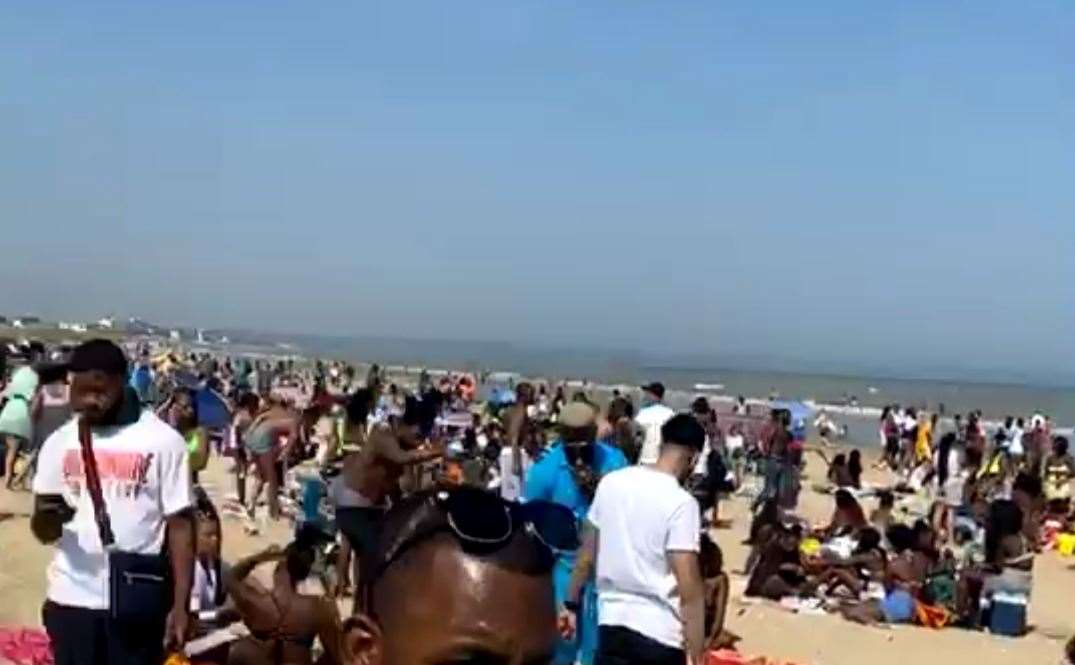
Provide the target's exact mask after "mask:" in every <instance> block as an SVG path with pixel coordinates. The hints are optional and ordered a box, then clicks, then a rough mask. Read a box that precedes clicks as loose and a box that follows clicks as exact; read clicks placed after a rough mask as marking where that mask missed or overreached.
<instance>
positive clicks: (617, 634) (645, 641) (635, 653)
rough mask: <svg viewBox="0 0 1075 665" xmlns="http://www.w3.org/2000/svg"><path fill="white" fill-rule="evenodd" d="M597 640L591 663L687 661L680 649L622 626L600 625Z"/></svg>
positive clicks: (666, 664) (668, 663) (619, 664)
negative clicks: (595, 652) (595, 651)
mask: <svg viewBox="0 0 1075 665" xmlns="http://www.w3.org/2000/svg"><path fill="white" fill-rule="evenodd" d="M597 644H598V646H597V654H596V656H595V657H594V665H638V664H639V663H645V664H648V665H683V663H685V662H687V656H686V654H685V653H684V652H683V650H682V649H675V648H673V647H670V646H668V645H665V644H661V643H660V642H657V641H656V640H653V639H650V638H649V637H646V636H645V635H643V634H642V633H636V632H635V631H633V630H631V629H630V628H625V627H624V626H601V627H600V628H599V629H598V642H597Z"/></svg>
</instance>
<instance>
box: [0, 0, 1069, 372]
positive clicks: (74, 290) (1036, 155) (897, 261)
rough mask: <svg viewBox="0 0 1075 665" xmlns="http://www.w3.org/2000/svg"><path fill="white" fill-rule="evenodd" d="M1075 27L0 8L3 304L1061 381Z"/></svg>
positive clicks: (694, 12)
mask: <svg viewBox="0 0 1075 665" xmlns="http://www.w3.org/2000/svg"><path fill="white" fill-rule="evenodd" d="M1073 34H1075V4H1073V3H1072V2H1071V1H1070V0H1053V1H1040V2H1039V1H1033V0H1032V1H1030V2H1021V3H999V2H998V3H993V2H980V1H977V2H975V1H967V2H945V3H936V2H904V3H890V2H861V0H854V1H851V0H849V1H847V2H835V1H832V0H825V1H822V0H818V1H816V2H803V1H802V0H788V1H786V2H724V1H720V2H717V1H710V0H704V1H697V2H633V1H622V0H621V1H618V2H605V1H601V0H595V1H592V2H578V1H575V0H572V1H567V2H559V1H555V0H554V1H549V0H543V1H542V2H504V1H502V0H495V1H490V2H429V3H412V2H400V1H394V2H359V3H345V4H338V3H333V2H261V1H259V2H229V3H220V2H200V1H194V0H185V1H184V2H144V1H142V2H129V3H127V2H123V3H85V2H53V3H44V2H8V3H4V5H3V7H2V8H0V44H2V45H3V46H2V48H3V57H2V58H0V80H2V82H3V94H2V96H0V147H2V149H3V158H2V159H0V220H2V222H0V224H2V228H3V231H4V233H3V259H2V260H0V312H4V311H6V312H7V313H9V314H10V313H11V312H12V311H13V310H14V311H33V312H36V313H39V314H43V315H46V316H52V317H60V316H67V317H86V316H90V315H93V314H97V313H99V312H101V311H110V310H111V311H116V312H119V313H123V314H138V315H141V316H143V317H146V318H151V319H157V320H164V321H172V322H183V323H190V324H194V323H201V324H203V325H207V326H220V327H223V326H231V327H235V326H240V327H248V328H260V329H269V330H283V331H308V332H328V333H336V334H356V335H401V336H408V337H439V338H456V339H491V340H496V339H515V340H522V341H525V342H529V341H539V340H546V341H550V342H553V343H575V342H578V343H580V344H587V345H594V344H597V345H604V344H607V345H615V346H618V347H626V348H643V349H646V348H649V349H656V348H659V349H664V350H668V351H671V352H682V353H703V354H705V353H708V354H715V355H716V357H717V358H718V359H719V358H721V357H731V356H735V355H754V356H759V355H761V356H764V355H766V354H774V355H779V356H781V357H791V358H795V357H801V358H810V359H813V360H814V361H817V360H819V359H820V360H822V361H826V360H829V359H831V361H832V362H833V363H834V366H853V365H855V364H858V363H874V364H876V363H877V362H878V360H881V361H887V362H890V363H891V364H906V365H908V366H924V367H930V366H937V365H943V366H946V367H954V368H959V367H988V368H1007V369H1014V370H1021V371H1031V372H1042V373H1043V374H1046V373H1048V374H1051V375H1057V374H1063V375H1066V376H1075V353H1073V352H1072V347H1071V330H1072V325H1073V323H1075V259H1073V257H1075V39H1073V38H1072V35H1073Z"/></svg>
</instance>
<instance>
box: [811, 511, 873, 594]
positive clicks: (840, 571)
mask: <svg viewBox="0 0 1075 665" xmlns="http://www.w3.org/2000/svg"><path fill="white" fill-rule="evenodd" d="M827 563H828V568H826V569H825V571H824V572H823V573H821V575H820V576H819V577H818V579H817V586H818V588H820V589H823V590H824V591H825V592H826V593H827V594H830V595H831V594H832V593H834V592H835V591H836V590H838V589H839V588H840V587H844V588H846V589H847V590H848V591H850V592H851V594H852V595H854V596H855V597H859V596H862V595H863V594H867V592H874V593H871V594H868V595H870V596H871V597H874V596H875V594H876V595H880V596H883V595H884V592H883V590H882V583H883V582H884V579H885V573H886V572H887V567H888V555H886V554H885V551H884V549H882V548H881V534H880V533H879V532H878V531H877V530H876V529H872V528H866V529H863V530H862V531H861V532H860V533H859V541H858V543H857V544H856V545H855V550H854V552H853V553H852V554H851V556H850V557H849V558H847V559H843V560H839V561H829V562H827ZM875 599H878V598H876V597H875Z"/></svg>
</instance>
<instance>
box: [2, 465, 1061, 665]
mask: <svg viewBox="0 0 1075 665" xmlns="http://www.w3.org/2000/svg"><path fill="white" fill-rule="evenodd" d="M226 465H227V462H226V461H223V460H220V459H214V460H213V462H212V464H211V466H210V468H209V469H208V471H207V472H206V474H205V481H204V484H205V485H206V486H207V489H208V490H209V491H210V493H211V494H213V495H215V497H214V498H215V499H218V500H219V498H220V497H221V496H222V495H223V493H224V492H226V491H227V490H226V488H228V487H229V484H228V483H229V481H230V477H229V476H228V475H227V471H226ZM808 475H809V478H808V479H804V490H803V494H802V498H801V501H800V511H799V512H800V514H801V515H802V516H804V517H806V518H807V519H809V520H810V521H811V522H822V521H824V520H826V519H827V518H828V516H829V514H830V510H831V497H829V496H826V495H822V494H819V493H816V492H813V491H811V490H809V489H807V488H808V487H809V484H810V480H816V479H817V478H820V477H822V476H823V475H824V472H823V468H822V466H821V464H820V461H819V460H818V458H817V457H816V456H814V455H811V456H810V457H809V461H808ZM869 480H873V481H878V482H879V481H881V480H883V478H882V477H881V476H874V477H872V478H869ZM748 504H749V502H748V500H747V499H744V498H735V499H733V500H731V501H728V502H727V503H725V504H723V508H722V512H723V517H725V518H730V519H732V520H733V526H732V528H730V529H725V530H720V531H715V532H714V533H715V535H716V538H717V540H718V542H719V543H720V546H721V548H722V549H723V550H724V556H725V562H726V566H727V568H728V569H730V570H737V569H739V568H740V567H741V566H742V563H743V561H744V560H745V558H746V556H747V551H746V548H745V547H744V546H743V545H742V544H741V543H742V541H743V539H744V537H745V532H746V529H747V527H748V525H749V516H748V515H749V513H748V511H749V505H748ZM865 505H866V506H872V500H866V503H865ZM30 508H31V497H30V495H29V494H25V493H19V494H12V493H9V492H0V543H2V546H0V598H3V602H0V625H3V626H36V625H38V624H39V622H40V619H39V615H40V608H41V603H42V601H43V599H44V593H45V567H46V566H47V565H48V561H49V558H50V557H51V551H50V548H48V547H44V546H42V545H39V544H38V543H37V542H36V541H35V540H34V539H33V537H32V536H31V535H30V530H29V524H28V515H29V511H30ZM287 534H288V528H287V526H286V525H285V524H284V523H279V524H275V525H271V526H270V527H269V528H267V529H263V531H262V533H261V534H259V535H257V536H248V535H247V534H246V533H244V531H243V528H242V524H241V522H239V521H238V520H235V519H227V518H226V519H225V521H224V555H225V558H226V559H227V560H229V561H235V560H236V559H238V558H240V557H243V556H246V555H248V554H250V553H252V552H255V551H257V550H259V549H261V548H263V547H265V546H266V545H268V544H270V543H272V542H276V543H284V542H286V539H287ZM1073 580H1075V560H1070V559H1062V558H1060V557H1059V556H1058V555H1057V554H1056V553H1054V552H1046V553H1044V554H1042V555H1040V556H1039V557H1038V558H1037V560H1036V562H1035V568H1034V596H1033V598H1032V602H1031V607H1030V622H1031V624H1032V625H1033V630H1032V632H1031V633H1030V634H1029V635H1027V636H1026V637H1023V638H1020V639H1008V638H1000V637H994V636H991V635H989V634H987V633H974V632H968V631H964V630H958V629H946V630H942V631H930V630H927V629H925V628H917V627H906V626H904V627H898V628H894V629H890V628H870V627H863V626H858V625H853V624H850V623H848V622H846V621H844V620H842V619H840V618H838V617H836V616H825V615H823V616H814V615H811V616H806V615H802V616H800V615H796V614H792V613H790V612H788V611H786V610H784V609H782V608H780V607H779V606H777V605H775V604H771V603H767V602H754V601H744V600H743V599H742V590H743V588H744V586H745V583H746V580H745V579H744V578H741V577H735V576H733V579H732V586H733V594H732V599H731V601H730V603H729V608H728V628H729V629H730V630H732V631H733V632H735V633H737V634H739V635H740V636H741V637H742V638H743V641H742V642H741V643H740V645H739V649H740V651H741V652H743V653H744V654H747V655H765V656H768V657H770V658H778V659H786V660H788V661H791V662H794V663H796V665H860V664H861V663H863V662H869V663H871V665H903V664H905V663H908V662H911V663H945V664H947V665H1002V664H1003V665H1009V664H1010V663H1012V662H1020V663H1035V664H1038V663H1041V664H1043V665H1052V664H1053V663H1060V662H1062V649H1063V645H1064V642H1065V641H1066V640H1067V639H1068V638H1070V637H1071V636H1072V635H1073V634H1075V614H1073V613H1072V612H1071V611H1070V608H1071V590H1072V588H1073V585H1072V582H1073ZM341 607H343V605H341Z"/></svg>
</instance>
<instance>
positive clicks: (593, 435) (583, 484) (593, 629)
mask: <svg viewBox="0 0 1075 665" xmlns="http://www.w3.org/2000/svg"><path fill="white" fill-rule="evenodd" d="M559 424H560V440H559V441H557V442H556V443H554V444H553V445H552V447H551V448H549V450H548V452H546V453H545V455H544V456H543V457H542V458H541V459H540V460H539V461H538V462H536V463H535V464H534V466H533V467H531V469H530V472H529V473H528V474H527V476H526V488H525V496H526V500H527V501H552V502H555V503H558V504H560V505H562V506H567V507H568V508H570V509H571V510H572V511H574V513H575V517H576V518H577V519H578V520H579V523H580V524H581V521H582V519H583V518H585V517H586V513H587V512H588V511H589V509H590V502H591V501H592V500H593V495H594V492H595V491H596V490H597V483H598V482H599V481H600V480H601V478H602V477H603V476H604V475H605V474H607V473H610V472H612V471H615V470H617V469H622V468H624V467H626V466H627V459H626V458H625V457H624V456H623V453H622V452H620V450H619V448H616V447H614V446H611V445H609V444H606V443H603V442H599V441H597V440H596V439H597V412H596V410H595V409H594V407H592V406H591V405H589V404H586V403H584V402H573V403H571V404H568V405H567V406H565V407H564V408H563V410H562V411H561V412H560V419H559ZM574 566H575V553H574V552H570V553H561V554H560V555H559V556H558V557H557V560H556V567H555V568H554V569H553V587H554V590H555V594H556V606H557V607H560V606H561V605H562V604H563V602H564V600H565V599H566V597H567V589H568V586H569V585H570V583H571V571H572V569H573V568H574ZM582 598H583V601H582V607H581V608H580V612H579V615H578V616H579V622H578V631H577V633H576V636H575V640H574V641H572V642H567V641H564V640H561V642H560V644H559V645H558V646H557V649H556V657H555V659H554V660H553V663H554V664H555V665H571V663H574V662H575V661H576V656H577V660H578V661H579V662H581V663H583V665H591V664H592V663H593V656H594V653H595V652H596V651H597V593H596V590H595V589H594V585H593V582H592V581H591V582H589V583H587V584H586V586H585V588H584V590H583V594H582Z"/></svg>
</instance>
